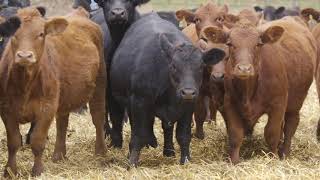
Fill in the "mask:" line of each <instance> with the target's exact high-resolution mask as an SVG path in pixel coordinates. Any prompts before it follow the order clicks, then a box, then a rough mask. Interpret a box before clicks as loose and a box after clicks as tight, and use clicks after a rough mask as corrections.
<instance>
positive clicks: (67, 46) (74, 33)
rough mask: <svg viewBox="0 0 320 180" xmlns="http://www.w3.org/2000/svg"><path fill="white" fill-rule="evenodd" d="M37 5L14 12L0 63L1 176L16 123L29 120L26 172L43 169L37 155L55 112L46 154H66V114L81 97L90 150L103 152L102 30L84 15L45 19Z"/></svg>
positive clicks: (17, 142) (13, 148)
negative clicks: (15, 25) (92, 132)
mask: <svg viewBox="0 0 320 180" xmlns="http://www.w3.org/2000/svg"><path fill="white" fill-rule="evenodd" d="M39 9H40V8H37V9H36V8H26V9H21V10H19V11H18V13H17V16H18V17H19V18H20V20H21V21H22V23H21V27H20V28H19V29H18V30H17V32H16V33H15V34H14V36H12V38H11V40H10V41H9V43H8V45H7V48H6V49H5V52H4V54H3V57H2V60H1V62H0V77H1V81H0V82H1V84H0V85H1V86H0V93H1V96H0V97H1V103H2V104H1V105H2V106H1V109H0V111H1V112H0V113H1V118H2V120H3V122H4V124H5V127H6V131H7V139H8V142H7V143H8V151H9V157H8V162H7V164H6V167H5V171H4V175H5V176H8V175H9V171H11V172H13V174H16V173H17V166H16V153H17V151H18V149H19V147H20V146H21V134H20V132H19V124H21V123H27V122H35V128H34V131H33V133H32V135H31V148H32V152H33V154H34V156H35V159H34V166H33V168H32V176H37V175H40V174H41V173H42V172H43V170H44V167H43V163H42V155H43V150H44V148H45V141H46V137H47V134H48V129H49V127H50V124H51V122H52V121H53V118H54V117H56V125H57V139H56V144H55V149H54V153H53V157H52V158H53V160H54V161H57V160H60V159H62V158H63V157H64V156H65V155H66V143H65V141H66V130H67V126H68V118H69V113H70V112H71V111H72V110H74V109H76V108H79V107H80V106H81V105H84V104H85V103H86V102H89V105H90V113H91V115H92V119H93V123H94V125H95V127H96V144H95V153H96V154H103V153H104V151H105V144H104V130H103V125H104V122H105V114H106V113H105V88H106V87H105V82H106V81H105V79H106V75H105V64H104V60H103V47H102V32H101V30H100V28H99V27H98V26H97V25H96V24H94V23H93V22H91V21H90V20H89V19H88V18H84V17H80V16H70V17H68V18H63V17H57V18H51V19H50V20H46V19H44V18H43V16H42V15H41V14H40V12H39ZM40 10H41V9H40ZM42 10H43V9H42Z"/></svg>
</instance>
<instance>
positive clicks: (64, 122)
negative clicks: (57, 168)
mask: <svg viewBox="0 0 320 180" xmlns="http://www.w3.org/2000/svg"><path fill="white" fill-rule="evenodd" d="M68 123H69V113H65V114H62V113H58V114H57V117H56V128H57V135H56V144H55V147H54V152H53V155H52V161H53V162H57V161H60V160H62V159H64V158H65V156H66V153H67V150H66V137H67V130H68Z"/></svg>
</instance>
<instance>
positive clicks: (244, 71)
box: [204, 18, 317, 163]
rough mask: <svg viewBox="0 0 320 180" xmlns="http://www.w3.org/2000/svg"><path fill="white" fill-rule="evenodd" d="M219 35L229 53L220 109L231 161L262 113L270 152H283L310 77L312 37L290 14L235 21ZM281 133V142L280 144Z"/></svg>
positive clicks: (212, 32)
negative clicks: (272, 18)
mask: <svg viewBox="0 0 320 180" xmlns="http://www.w3.org/2000/svg"><path fill="white" fill-rule="evenodd" d="M204 32H205V33H206V35H208V39H210V37H211V38H216V37H215V36H212V35H215V34H222V33H223V32H221V30H220V29H217V28H216V27H211V28H207V29H205V30H204ZM225 37H226V38H225V41H224V42H225V43H226V44H227V45H228V46H229V52H230V56H229V59H228V63H227V65H226V75H225V98H224V109H225V116H226V121H227V132H228V136H229V144H230V152H229V153H230V157H231V160H232V162H233V163H238V162H239V160H240V158H239V152H240V147H241V145H242V141H243V137H244V135H245V134H246V132H248V131H252V129H253V128H254V126H255V124H256V123H257V121H258V119H259V118H260V117H261V116H262V115H263V114H267V115H268V117H269V118H268V123H267V125H266V127H265V132H264V134H265V139H266V142H267V144H268V145H269V147H270V150H271V152H272V153H274V154H277V153H278V146H279V145H281V146H280V149H279V155H280V157H284V156H287V155H289V151H290V145H291V139H292V137H293V135H294V133H295V131H296V129H297V126H298V124H299V112H300V109H301V107H302V104H303V102H304V99H305V97H306V96H307V93H308V90H309V87H310V85H311V83H312V80H313V72H314V64H315V60H316V55H317V48H316V42H315V39H314V38H313V36H312V34H311V33H310V31H309V30H308V29H307V27H306V26H305V25H302V24H301V23H299V22H297V21H296V20H295V19H294V18H285V19H282V20H277V21H273V22H270V23H266V24H264V25H263V26H261V27H259V28H257V27H256V26H252V24H251V23H248V22H242V21H240V23H238V24H237V25H236V26H235V27H233V28H232V29H231V30H230V32H228V33H225ZM283 124H284V127H282V126H283ZM282 133H284V143H283V144H280V137H281V135H282Z"/></svg>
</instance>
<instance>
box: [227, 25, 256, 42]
mask: <svg viewBox="0 0 320 180" xmlns="http://www.w3.org/2000/svg"><path fill="white" fill-rule="evenodd" d="M259 37H260V35H259V32H258V30H257V29H255V28H254V27H235V28H233V29H232V31H231V32H230V39H231V40H232V43H239V44H240V43H241V44H243V43H242V41H241V40H244V41H245V44H246V45H247V46H250V45H251V44H255V43H256V42H257V41H258V38H259Z"/></svg>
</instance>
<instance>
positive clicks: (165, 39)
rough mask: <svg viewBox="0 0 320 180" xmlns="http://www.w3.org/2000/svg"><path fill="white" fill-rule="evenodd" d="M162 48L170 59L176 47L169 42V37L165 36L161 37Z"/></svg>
mask: <svg viewBox="0 0 320 180" xmlns="http://www.w3.org/2000/svg"><path fill="white" fill-rule="evenodd" d="M160 46H161V50H162V51H164V52H165V53H166V55H167V56H169V57H172V56H173V52H174V45H173V44H172V43H171V42H170V41H169V39H168V37H167V36H166V35H164V34H162V35H160ZM170 59H171V58H170Z"/></svg>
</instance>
